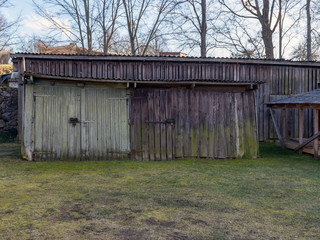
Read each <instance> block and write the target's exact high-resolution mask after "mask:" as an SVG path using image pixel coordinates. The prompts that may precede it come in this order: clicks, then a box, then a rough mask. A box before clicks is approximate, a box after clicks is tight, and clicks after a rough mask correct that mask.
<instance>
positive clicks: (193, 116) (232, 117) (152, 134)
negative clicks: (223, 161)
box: [130, 88, 258, 160]
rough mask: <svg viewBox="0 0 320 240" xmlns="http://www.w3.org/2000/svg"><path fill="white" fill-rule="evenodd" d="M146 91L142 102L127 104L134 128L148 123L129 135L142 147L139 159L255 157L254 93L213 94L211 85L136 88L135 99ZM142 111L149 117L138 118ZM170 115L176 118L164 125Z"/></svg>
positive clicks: (134, 142)
mask: <svg viewBox="0 0 320 240" xmlns="http://www.w3.org/2000/svg"><path fill="white" fill-rule="evenodd" d="M144 95H147V98H145V100H144V101H146V102H147V103H146V104H142V105H141V104H140V103H139V102H138V101H136V100H133V101H131V106H130V107H131V109H134V111H133V112H131V113H132V116H131V117H132V119H133V122H134V124H133V125H132V128H133V129H134V130H133V131H134V132H136V131H137V129H140V126H141V124H143V123H142V121H143V122H144V123H147V126H148V127H147V128H146V129H143V130H142V131H141V135H137V134H136V135H134V136H133V137H132V138H131V141H132V142H131V146H132V145H133V144H136V146H137V145H138V146H141V147H142V149H140V150H142V151H143V155H142V157H143V159H141V160H170V159H173V158H241V157H257V154H258V138H257V131H256V113H255V99H254V94H253V92H252V91H249V92H241V93H237V92H227V93H222V92H219V91H218V92H215V91H214V88H213V89H197V88H194V89H186V88H169V89H161V90H159V89H156V88H141V89H140V88H137V89H135V90H134V96H135V99H139V98H140V99H143V96H144ZM175 101H176V102H175ZM245 106H246V107H245ZM144 108H148V109H144ZM152 108H153V111H151V109H152ZM146 111H148V115H146V116H148V119H145V118H143V119H142V118H141V117H140V113H141V112H146ZM171 116H173V117H174V120H175V123H174V124H173V125H171V124H169V123H166V119H169V118H171ZM139 121H140V123H139ZM173 129H174V130H173ZM173 133H174V134H173ZM137 142H140V143H138V144H137ZM146 142H148V143H147V144H146ZM173 143H175V144H173ZM172 147H173V149H171V148H172ZM136 155H137V154H136Z"/></svg>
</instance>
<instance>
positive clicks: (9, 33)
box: [0, 0, 20, 52]
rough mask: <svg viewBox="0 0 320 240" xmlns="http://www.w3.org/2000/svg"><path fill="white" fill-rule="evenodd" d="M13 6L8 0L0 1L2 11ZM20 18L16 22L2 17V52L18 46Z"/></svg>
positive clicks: (0, 43)
mask: <svg viewBox="0 0 320 240" xmlns="http://www.w3.org/2000/svg"><path fill="white" fill-rule="evenodd" d="M9 6H11V4H10V3H9V1H8V0H0V9H3V8H6V7H9ZM19 23H20V16H18V17H17V18H16V19H15V20H14V21H11V22H10V21H7V20H6V19H5V18H4V17H3V16H1V15H0V51H1V52H2V51H5V50H6V49H7V48H10V47H11V46H12V45H14V44H16V39H17V35H16V33H17V29H18V28H19Z"/></svg>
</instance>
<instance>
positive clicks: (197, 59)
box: [10, 53, 320, 67]
mask: <svg viewBox="0 0 320 240" xmlns="http://www.w3.org/2000/svg"><path fill="white" fill-rule="evenodd" d="M10 56H11V58H12V61H16V60H17V59H21V58H23V57H25V58H26V59H52V60H79V61H126V62H132V61H134V62H148V61H149V62H186V63H188V62H190V63H194V62H197V63H241V64H255V65H279V66H280V65H282V66H301V67H303V66H305V67H306V66H307V67H320V62H298V61H290V60H275V59H244V58H240V59H238V58H219V57H217V58H216V57H207V58H200V57H159V56H121V55H71V54H70V55H67V54H37V53H14V54H11V55H10Z"/></svg>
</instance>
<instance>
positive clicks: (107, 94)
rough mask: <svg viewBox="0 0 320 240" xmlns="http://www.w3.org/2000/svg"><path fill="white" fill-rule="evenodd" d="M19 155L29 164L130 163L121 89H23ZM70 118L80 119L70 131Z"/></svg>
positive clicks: (38, 85) (45, 86)
mask: <svg viewBox="0 0 320 240" xmlns="http://www.w3.org/2000/svg"><path fill="white" fill-rule="evenodd" d="M26 90H27V95H26V102H25V108H26V110H27V111H26V112H25V114H26V117H25V121H26V122H25V130H24V138H25V139H24V144H23V146H24V147H23V148H24V149H23V154H24V156H25V157H26V158H28V159H33V160H57V159H60V160H105V159H123V158H128V154H129V152H130V145H129V125H128V111H127V108H128V98H127V90H126V89H125V88H113V87H105V86H103V87H101V86H100V87H99V88H97V87H94V86H92V87H90V86H86V87H83V88H80V87H77V86H75V85H67V84H63V85H62V84H56V85H54V86H50V85H49V84H48V83H46V82H39V83H36V84H34V85H26ZM70 118H78V120H79V122H78V123H76V124H75V125H73V124H72V123H70V122H69V120H70Z"/></svg>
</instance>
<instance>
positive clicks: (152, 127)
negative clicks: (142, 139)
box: [147, 89, 155, 161]
mask: <svg viewBox="0 0 320 240" xmlns="http://www.w3.org/2000/svg"><path fill="white" fill-rule="evenodd" d="M147 102H148V106H147V107H148V121H150V122H154V121H155V118H154V90H152V89H149V90H148V96H147ZM148 135H149V138H148V144H149V148H148V149H149V159H150V161H154V160H155V125H154V124H148Z"/></svg>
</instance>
